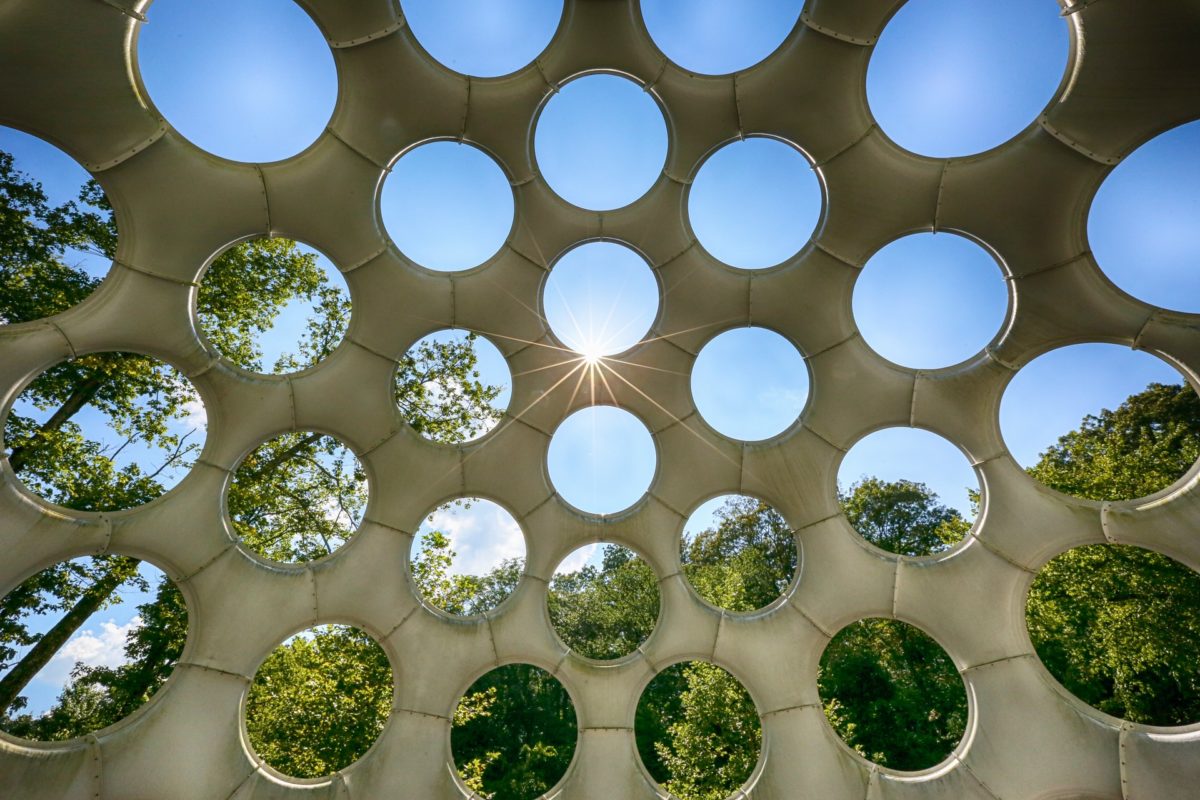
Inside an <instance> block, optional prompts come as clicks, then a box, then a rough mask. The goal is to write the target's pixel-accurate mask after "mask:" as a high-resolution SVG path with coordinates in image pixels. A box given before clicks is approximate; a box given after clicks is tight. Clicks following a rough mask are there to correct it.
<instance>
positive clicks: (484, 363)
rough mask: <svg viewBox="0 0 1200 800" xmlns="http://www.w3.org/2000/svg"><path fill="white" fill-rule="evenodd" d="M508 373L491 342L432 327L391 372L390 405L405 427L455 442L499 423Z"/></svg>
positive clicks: (508, 387) (509, 382) (506, 395)
mask: <svg viewBox="0 0 1200 800" xmlns="http://www.w3.org/2000/svg"><path fill="white" fill-rule="evenodd" d="M511 386H512V374H511V373H510V372H509V369H508V362H507V361H505V360H504V356H503V355H501V354H500V351H499V350H498V349H497V348H496V346H495V345H494V344H492V343H491V342H490V341H488V340H487V339H485V338H484V337H482V336H480V335H479V334H477V333H472V332H469V331H452V330H442V331H436V332H434V333H431V334H429V335H428V336H425V337H423V338H422V339H420V340H418V341H417V343H416V344H414V345H413V346H412V347H410V348H409V349H408V352H407V353H405V354H404V357H403V358H402V359H400V366H399V367H398V368H397V370H396V378H395V388H396V404H397V406H399V408H400V413H401V414H402V415H403V416H404V419H406V420H407V421H408V424H409V425H412V426H413V428H414V429H415V430H416V431H417V432H418V433H420V434H421V435H422V436H424V437H425V438H426V439H432V440H433V441H435V442H442V443H443V444H455V443H458V442H464V441H469V440H471V439H477V438H479V437H480V436H483V435H484V434H485V433H487V432H488V431H490V430H492V429H493V428H495V427H496V425H497V424H499V422H500V419H501V417H503V415H504V409H505V408H507V407H508V401H509V398H510V396H511Z"/></svg>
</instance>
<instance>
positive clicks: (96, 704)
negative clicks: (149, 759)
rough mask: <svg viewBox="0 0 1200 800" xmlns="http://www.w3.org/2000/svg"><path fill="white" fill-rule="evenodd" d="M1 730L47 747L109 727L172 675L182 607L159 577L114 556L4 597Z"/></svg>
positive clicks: (64, 569) (148, 567)
mask: <svg viewBox="0 0 1200 800" xmlns="http://www.w3.org/2000/svg"><path fill="white" fill-rule="evenodd" d="M0 610H2V611H3V631H2V636H0V730H3V731H5V732H6V733H9V734H11V735H13V736H19V737H21V738H24V739H32V740H35V741H43V742H51V741H61V740H64V739H71V738H74V737H77V736H84V735H86V734H89V733H93V732H94V731H97V730H100V729H101V728H105V727H107V726H109V725H112V724H114V723H116V722H119V721H120V720H122V719H124V718H125V717H127V716H129V715H130V714H132V713H133V712H134V711H135V710H137V709H138V708H140V707H141V706H142V705H144V704H145V703H146V702H147V701H148V700H149V699H150V697H151V695H153V694H154V692H155V691H157V690H158V689H159V687H161V686H162V685H163V683H164V682H165V681H166V680H167V677H168V676H170V674H171V671H172V669H174V667H175V663H176V662H177V661H178V660H179V656H180V654H181V653H182V652H183V646H184V644H185V642H186V640H187V628H188V621H187V606H186V605H185V603H184V601H183V595H182V594H180V592H179V589H178V588H177V587H176V586H175V584H174V583H172V582H171V580H170V579H169V578H167V576H166V575H164V574H163V572H162V571H161V570H160V569H158V568H157V567H155V566H153V565H152V564H150V563H149V562H147V561H141V560H139V559H136V558H130V557H128V556H120V555H105V556H87V557H84V558H76V559H72V560H71V561H63V562H60V563H58V564H55V565H54V566H52V567H49V568H47V569H44V570H42V571H41V572H39V573H37V574H36V575H34V576H32V577H30V578H28V579H27V580H26V581H25V582H24V583H22V584H21V585H20V586H18V587H17V588H16V589H13V590H12V591H11V592H9V593H8V594H7V595H5V597H4V601H3V603H2V604H0Z"/></svg>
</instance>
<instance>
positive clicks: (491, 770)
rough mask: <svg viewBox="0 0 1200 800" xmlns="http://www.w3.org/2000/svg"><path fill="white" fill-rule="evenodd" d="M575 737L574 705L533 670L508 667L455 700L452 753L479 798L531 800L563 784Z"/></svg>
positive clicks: (555, 681)
mask: <svg viewBox="0 0 1200 800" xmlns="http://www.w3.org/2000/svg"><path fill="white" fill-rule="evenodd" d="M578 735H579V734H578V730H577V728H576V723H575V706H574V705H573V704H572V703H571V697H570V695H568V694H567V691H566V689H564V688H563V686H562V684H561V683H559V682H558V679H556V678H555V677H554V676H553V675H551V674H550V673H548V672H546V671H545V670H543V669H538V668H537V667H534V666H531V665H529V664H507V665H505V666H503V667H498V668H497V669H494V670H492V671H491V672H488V673H487V674H485V675H484V676H483V677H481V678H480V679H479V680H477V681H475V682H474V683H472V684H471V687H470V688H469V689H467V691H466V693H465V694H463V696H462V698H461V699H460V700H459V701H458V706H457V707H456V708H455V711H454V722H453V727H451V729H450V749H451V750H452V751H453V753H454V765H455V767H456V768H457V769H458V774H459V777H460V778H462V780H463V783H465V784H466V785H467V788H468V789H470V790H471V791H472V792H475V793H477V796H479V797H496V798H506V799H511V800H533V798H534V797H541V796H542V795H544V794H545V793H546V792H548V791H549V790H550V789H552V788H554V786H555V785H557V784H558V782H559V781H560V780H562V777H563V775H565V774H566V771H567V767H568V766H569V765H570V763H571V757H572V756H573V755H574V754H575V741H576V739H577V738H578Z"/></svg>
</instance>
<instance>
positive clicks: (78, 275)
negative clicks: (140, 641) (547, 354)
mask: <svg viewBox="0 0 1200 800" xmlns="http://www.w3.org/2000/svg"><path fill="white" fill-rule="evenodd" d="M116 242H117V229H116V225H115V221H114V219H113V214H112V208H111V206H110V205H109V204H108V202H107V200H106V199H105V197H104V194H103V192H102V191H101V189H100V187H99V185H98V184H97V183H96V182H95V181H89V182H88V183H87V185H85V186H84V187H83V189H82V190H81V192H80V195H79V202H78V203H75V202H72V203H66V204H64V205H62V206H52V205H51V204H50V203H49V202H48V200H47V198H46V195H45V193H44V191H43V190H42V188H41V186H40V185H39V184H37V183H36V182H35V181H33V180H31V179H29V178H28V177H27V176H25V175H24V174H22V173H20V172H19V171H18V170H17V169H16V167H15V164H14V162H13V159H12V157H11V156H10V155H9V154H7V153H0V322H8V323H17V322H28V321H32V320H36V319H41V318H45V317H48V316H52V315H54V314H58V313H61V312H63V311H66V310H67V309H69V308H70V307H72V306H73V305H75V304H77V303H79V302H81V301H82V300H83V299H84V298H86V297H87V295H88V294H90V293H91V291H92V290H93V289H95V287H96V286H97V285H98V284H99V282H100V281H99V280H98V279H95V278H92V277H90V276H89V275H88V274H87V273H86V272H85V271H84V270H83V269H81V268H80V267H78V266H74V265H72V264H71V263H69V260H70V259H71V258H72V257H73V256H74V255H76V254H78V253H80V252H88V253H92V254H95V255H99V256H103V257H107V258H112V257H113V256H114V253H115V250H116ZM295 298H302V299H307V300H309V301H311V302H313V303H314V305H315V308H316V314H315V315H314V316H313V317H312V318H311V319H310V320H309V322H308V325H307V328H306V331H305V334H304V335H303V336H302V337H301V340H300V341H299V342H297V344H296V349H295V351H294V352H293V353H291V354H288V355H285V356H284V357H283V358H281V359H280V360H279V361H277V362H276V364H275V365H274V369H275V370H276V371H292V370H297V369H302V368H305V367H307V366H311V365H312V364H314V363H316V362H317V361H319V360H320V359H321V358H323V357H325V356H326V355H328V354H329V353H330V352H331V351H332V349H333V348H334V347H335V346H336V344H337V342H338V341H340V339H341V337H342V335H343V333H344V331H345V328H346V325H347V322H348V319H349V303H348V301H347V300H346V299H345V298H344V295H343V294H342V293H340V292H338V291H336V289H334V288H333V287H331V286H329V284H328V282H327V281H326V280H325V277H324V273H323V271H322V270H320V269H319V267H318V265H317V263H316V259H315V257H314V256H313V255H312V254H310V253H306V252H303V251H301V250H300V249H299V248H298V247H297V245H296V244H295V243H294V242H291V241H288V240H283V239H260V240H254V241H248V242H243V243H240V244H238V245H236V246H234V247H231V248H229V249H227V250H226V251H224V252H223V253H221V254H220V255H219V256H218V257H217V258H216V259H214V260H213V262H212V264H211V265H209V267H208V269H207V271H206V272H205V274H204V279H203V281H202V283H201V287H200V289H199V291H198V292H197V297H196V305H197V313H198V316H199V318H200V321H201V326H202V327H203V328H204V329H205V332H206V334H207V336H208V339H209V341H210V342H212V343H213V344H214V345H215V346H216V347H217V348H218V349H219V350H220V351H221V352H222V353H224V355H225V356H226V357H227V358H229V359H230V360H231V361H233V362H234V363H236V364H238V365H240V366H242V367H244V368H247V369H252V370H261V369H262V364H261V355H262V354H261V351H260V350H259V349H258V348H257V345H256V343H255V340H256V338H257V337H258V336H259V335H261V334H263V333H264V332H265V331H266V330H267V329H269V327H270V326H271V325H272V324H273V322H274V321H275V319H276V318H277V317H278V315H279V313H280V312H281V311H282V309H283V307H284V305H286V304H287V303H288V302H289V301H290V300H292V299H295ZM417 369H419V370H420V372H419V373H416V372H414V370H417ZM414 381H415V382H416V383H415V384H414V383H413V382H414ZM414 385H415V386H416V387H418V389H419V391H417V390H413V389H412V388H411V387H413V386H414ZM439 386H442V387H453V388H454V390H455V391H456V392H457V394H454V393H453V392H447V391H443V392H441V394H440V395H438V394H437V387H439ZM398 387H399V388H398V391H399V394H398V396H397V401H398V402H399V403H400V404H401V406H402V407H403V408H405V409H406V411H407V413H408V414H409V419H410V420H411V421H413V424H414V426H416V427H418V428H421V429H423V430H426V431H430V432H432V435H434V436H435V437H440V438H441V439H442V440H444V441H458V440H460V439H461V438H462V436H463V435H464V434H463V430H464V425H465V424H466V423H467V422H470V421H471V420H473V419H474V418H475V416H478V415H486V414H494V413H497V412H495V410H494V409H491V407H490V405H488V404H489V403H490V401H491V400H492V399H494V398H495V397H496V396H497V395H498V393H499V391H500V388H499V387H491V386H485V385H482V384H481V383H480V382H479V381H478V374H477V373H476V372H475V355H474V350H473V349H472V347H471V340H468V341H467V342H466V343H462V342H459V343H456V344H450V345H446V346H442V347H438V348H426V349H425V350H423V351H421V353H420V358H417V359H416V360H414V361H412V363H407V362H406V363H403V364H401V365H400V371H399V374H398ZM410 391H415V392H416V394H417V395H419V397H418V398H417V399H416V400H411V401H410V398H409V396H408V394H407V392H410ZM197 402H198V398H196V396H195V394H194V393H193V391H192V390H191V387H190V385H189V384H188V383H187V382H186V381H185V380H184V379H183V378H182V377H181V376H179V375H178V373H176V372H175V370H174V369H173V368H171V367H169V366H167V365H164V364H160V363H158V362H156V361H154V360H152V359H149V358H147V357H145V356H141V355H135V354H125V353H97V354H88V355H85V356H82V357H79V358H76V359H73V360H71V361H67V362H64V363H62V364H58V365H55V366H54V367H51V368H50V369H49V370H47V371H46V372H45V373H43V374H42V375H41V376H39V377H38V378H37V379H36V380H35V381H34V382H33V383H32V384H31V385H30V386H29V387H28V388H27V389H26V391H25V393H24V394H23V395H22V397H21V398H20V400H19V401H18V403H17V406H16V407H15V408H14V410H13V411H11V412H10V413H9V415H8V418H7V420H6V423H5V443H6V445H7V447H8V451H9V452H8V454H7V455H8V460H9V463H10V465H11V466H12V468H13V470H14V472H16V473H17V474H18V476H19V477H20V478H21V480H22V481H23V482H24V483H25V484H26V485H27V486H29V487H30V488H31V489H33V490H34V491H36V492H37V493H39V494H41V495H42V496H43V497H45V498H47V499H49V500H51V501H52V502H56V503H59V504H61V505H65V506H67V507H70V508H74V509H79V510H107V509H118V508H128V507H131V506H134V505H138V504H141V503H144V502H147V501H148V500H150V499H152V498H154V497H156V496H158V495H159V494H161V493H162V491H163V487H162V485H161V482H160V477H161V476H162V474H163V472H164V470H179V469H184V468H186V467H188V466H189V465H190V461H191V459H192V458H194V456H195V450H196V449H197V448H196V446H195V444H194V443H193V442H191V441H190V440H189V434H179V433H177V432H176V429H177V427H178V425H177V423H178V422H179V421H181V420H182V419H184V418H185V417H187V416H188V413H189V410H190V409H189V406H190V407H193V408H194V405H195V403H197ZM460 402H466V403H469V404H471V405H470V407H469V408H468V409H466V410H460V409H459V408H458V407H457V406H456V403H460ZM33 411H40V412H44V414H45V417H44V421H39V420H38V419H35V418H34V416H33V414H32V413H31V412H33ZM85 411H86V414H83V413H82V412H85ZM425 413H429V414H436V418H434V417H431V418H430V419H429V420H426V419H425V418H424V417H423V416H422V415H423V414H425ZM80 419H87V420H88V422H87V423H86V425H84V424H80ZM96 420H98V421H99V422H98V425H97V423H96V422H95V421H96ZM93 426H96V427H107V428H109V429H111V430H113V431H116V432H117V433H118V434H119V435H120V436H121V437H123V439H122V442H121V443H118V444H115V445H114V444H104V443H102V442H98V441H95V440H92V439H89V438H88V437H87V435H86V434H87V433H88V432H89V431H90V430H92V429H93ZM297 445H299V446H297ZM123 452H124V453H125V454H126V455H129V454H130V453H134V452H136V453H138V454H139V455H141V456H144V458H143V459H142V460H143V461H145V460H147V459H151V460H152V459H154V458H157V459H158V463H156V464H155V465H154V466H153V467H152V468H150V469H143V468H141V467H139V466H138V464H137V463H130V464H126V465H124V466H121V465H120V464H119V463H118V462H117V461H116V460H115V459H117V457H118V456H120V455H121V454H122V453H123ZM146 454H149V455H146ZM155 454H157V455H155ZM352 464H353V466H352ZM241 467H242V469H241V470H240V471H239V479H237V480H234V481H233V482H232V485H231V486H230V489H229V491H228V493H227V498H226V499H227V503H228V507H229V508H230V511H231V513H232V516H233V518H234V524H235V528H236V529H237V530H238V532H239V533H240V534H241V535H242V536H244V537H245V540H246V542H247V544H248V545H249V546H252V547H257V548H259V549H261V550H262V551H264V552H265V553H266V554H267V555H268V556H270V557H272V558H277V559H279V560H287V561H298V560H308V559H311V558H315V557H318V556H320V555H324V554H325V553H327V552H329V551H330V550H331V549H334V548H336V546H337V545H338V544H340V543H341V542H342V541H344V539H345V538H346V536H348V535H349V531H352V530H353V528H354V527H355V526H356V525H357V522H358V519H359V518H360V517H361V513H362V508H363V505H364V504H365V489H366V487H365V475H364V474H363V473H362V471H361V468H360V467H358V465H357V463H356V462H355V461H354V457H353V455H352V454H351V453H350V452H349V451H348V450H347V449H346V448H345V447H344V446H341V445H336V444H335V443H333V440H331V439H329V438H328V437H314V438H308V435H307V434H289V435H288V436H285V437H282V439H278V440H273V441H272V442H269V443H267V444H266V445H264V447H263V448H260V449H259V450H258V451H257V452H256V453H255V454H253V455H252V456H251V457H250V458H247V459H246V460H245V461H244V462H243V464H242V465H241ZM247 476H248V477H247ZM117 564H120V565H122V566H121V568H120V569H118V568H117V567H116V566H115V565H117ZM136 567H137V561H136V560H135V559H121V560H111V561H110V560H97V561H95V562H94V563H93V564H92V566H90V567H88V568H86V569H84V571H82V572H81V571H80V570H79V569H77V568H74V567H64V566H62V565H60V566H59V567H55V568H52V569H51V570H49V571H47V572H44V573H42V574H41V575H39V576H38V577H37V579H36V581H35V583H36V586H33V585H31V586H32V588H29V589H28V590H26V589H25V588H24V587H22V588H20V589H18V590H16V591H15V592H13V593H10V594H9V595H8V596H7V597H6V598H5V599H4V606H3V611H4V618H3V620H2V621H0V663H2V664H3V665H9V666H11V667H12V669H10V671H9V675H12V674H14V673H19V676H18V678H17V679H14V680H13V681H9V684H8V685H7V686H4V687H3V689H4V691H3V692H0V712H4V713H13V712H17V711H19V710H20V709H21V708H23V707H24V699H23V698H21V697H20V696H19V694H18V693H19V691H20V690H21V689H22V688H23V687H24V685H25V682H26V681H27V680H28V678H30V677H32V675H33V674H35V673H36V672H37V670H38V669H40V667H41V666H43V665H44V664H45V663H47V662H48V660H49V658H51V657H52V656H53V654H54V652H55V651H56V649H57V647H61V645H62V644H64V643H65V642H66V640H67V639H68V638H69V637H70V635H71V633H73V632H74V630H76V629H77V628H78V626H79V625H81V624H82V623H83V622H84V621H85V619H86V617H87V616H88V615H87V614H82V615H81V614H80V612H82V611H87V610H88V609H93V610H94V609H98V608H101V607H104V606H105V604H107V603H110V602H119V599H118V598H119V594H118V593H117V592H118V590H119V589H120V587H121V586H122V585H123V584H122V581H129V580H135V577H133V576H136ZM163 602H164V603H165V605H161V606H160V607H158V608H156V609H153V610H151V609H146V608H143V609H141V610H142V618H143V619H147V620H149V619H153V618H154V615H155V614H156V613H158V614H164V615H165V614H167V613H168V612H169V611H170V610H171V608H173V606H171V604H170V603H169V602H167V601H166V600H164V601H163ZM93 607H94V608H93ZM47 612H51V613H57V612H62V613H63V614H64V616H63V618H62V619H61V620H60V621H59V623H56V624H55V626H54V627H53V628H52V631H54V632H56V638H55V639H54V640H51V639H48V638H46V637H43V636H41V635H37V634H32V633H30V631H29V629H28V627H27V625H26V622H27V620H28V619H29V618H30V617H31V616H32V615H35V614H42V613H47ZM72 626H73V627H72ZM163 630H164V631H166V633H167V634H169V635H170V636H173V637H175V638H174V639H173V640H172V642H173V644H172V645H171V646H170V647H167V648H165V649H161V652H166V653H174V654H175V655H177V654H178V652H179V650H181V649H182V645H183V641H184V638H185V630H184V628H183V627H182V626H175V627H172V626H166V627H164V628H163ZM139 635H144V634H139ZM58 638H61V641H59V640H58ZM39 643H42V644H43V645H49V644H56V645H57V646H56V647H54V648H50V647H47V646H43V647H41V648H39V647H38V644H39ZM30 646H32V649H31V650H29V651H28V652H26V653H25V655H23V656H22V657H21V659H20V660H18V661H17V662H16V663H15V664H11V663H10V662H12V661H13V659H14V658H15V655H16V653H17V649H16V648H18V647H30ZM35 651H36V653H35ZM156 652H159V651H156ZM31 654H32V655H31ZM35 655H36V657H35ZM130 656H131V657H132V658H134V659H135V660H136V661H138V662H139V663H141V667H139V668H146V669H149V667H150V664H151V662H154V663H155V664H158V662H157V661H154V659H155V658H157V656H153V657H152V654H150V653H148V652H131V653H130ZM160 666H161V664H159V665H158V667H160ZM158 667H155V668H154V669H152V670H150V671H151V672H153V673H154V674H155V675H157V676H158V677H156V678H155V679H154V680H155V681H158V682H161V681H160V680H159V679H160V678H164V677H165V674H162V673H161V670H160V671H155V670H158ZM110 677H111V676H107V675H106V674H105V673H102V672H95V671H88V670H83V671H80V670H77V671H76V673H75V678H74V683H73V684H72V685H71V686H69V687H68V688H67V690H65V692H64V694H63V696H62V698H60V703H59V705H58V706H57V707H56V708H55V709H54V710H53V713H52V716H54V717H55V719H56V720H58V721H56V722H53V724H51V723H50V722H46V723H45V724H44V725H43V728H45V729H46V731H49V729H50V728H53V729H54V732H53V734H52V735H54V736H55V737H58V738H61V737H67V736H71V735H80V734H82V733H86V732H88V731H90V730H94V729H95V727H94V726H96V725H99V724H107V722H103V723H102V721H103V720H108V721H111V719H113V718H114V717H112V716H111V714H110V711H111V709H114V708H118V709H124V710H125V711H122V712H121V713H126V711H127V710H131V709H132V707H133V706H134V705H136V704H137V702H140V701H138V700H137V699H136V698H137V697H142V698H143V699H144V697H145V696H148V694H145V693H143V695H138V694H136V693H129V694H128V696H125V695H122V694H121V692H123V691H125V690H124V689H122V688H120V686H118V684H120V681H119V680H117V679H116V678H112V679H111V680H110ZM125 677H128V676H125ZM121 680H124V678H121ZM151 682H152V683H153V682H154V681H151ZM18 684H19V685H18ZM121 685H122V686H123V685H124V684H121ZM9 690H11V691H9ZM131 698H132V699H131ZM106 715H108V716H106ZM118 716H119V715H118ZM6 722H11V720H8V719H7V718H5V720H4V721H0V727H2V726H4V725H5V724H6ZM60 722H61V724H60ZM29 731H30V733H29V735H39V736H40V735H43V733H44V734H45V735H51V734H50V733H48V732H46V731H43V732H39V731H34V730H32V729H29Z"/></svg>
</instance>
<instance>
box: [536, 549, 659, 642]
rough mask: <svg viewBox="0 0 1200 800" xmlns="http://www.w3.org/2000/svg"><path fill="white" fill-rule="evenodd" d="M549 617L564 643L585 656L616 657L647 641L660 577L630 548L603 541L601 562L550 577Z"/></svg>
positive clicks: (653, 622)
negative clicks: (604, 543) (597, 565)
mask: <svg viewBox="0 0 1200 800" xmlns="http://www.w3.org/2000/svg"><path fill="white" fill-rule="evenodd" d="M547 605H548V608H549V612H550V622H551V623H552V624H553V625H554V629H555V631H557V632H558V636H559V638H560V639H562V640H563V643H564V644H566V645H567V647H570V648H571V649H572V650H574V651H575V652H577V653H579V654H580V655H584V656H587V657H588V658H598V659H611V658H620V657H622V656H625V655H628V654H629V653H632V652H633V651H634V650H636V649H637V648H638V646H639V645H640V644H641V643H642V642H644V641H645V640H646V637H648V636H649V635H650V632H651V631H652V630H654V624H655V623H656V622H657V621H658V579H657V578H656V577H655V575H654V571H653V570H652V569H650V566H649V565H648V564H646V562H645V561H642V560H641V559H640V558H638V557H637V556H636V555H634V554H633V552H632V551H631V550H627V549H626V548H624V547H620V546H618V545H612V544H610V545H605V546H604V554H603V561H602V563H601V565H600V566H599V567H595V566H592V565H587V566H585V567H583V568H582V569H580V570H578V571H576V572H566V573H559V574H557V575H555V576H554V577H553V578H552V579H551V581H550V593H549V597H548V598H547Z"/></svg>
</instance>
